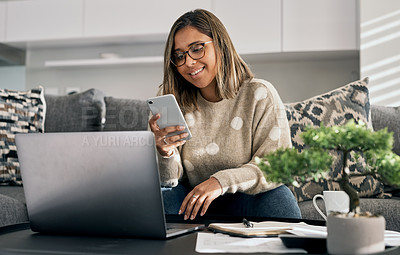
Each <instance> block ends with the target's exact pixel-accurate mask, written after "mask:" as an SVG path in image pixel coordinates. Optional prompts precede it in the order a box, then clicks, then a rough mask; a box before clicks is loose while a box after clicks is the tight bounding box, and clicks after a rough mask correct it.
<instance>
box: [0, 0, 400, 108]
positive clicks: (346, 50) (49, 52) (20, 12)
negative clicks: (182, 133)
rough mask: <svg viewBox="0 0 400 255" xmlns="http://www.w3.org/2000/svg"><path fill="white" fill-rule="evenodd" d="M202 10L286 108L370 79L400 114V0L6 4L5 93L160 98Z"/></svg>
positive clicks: (0, 65) (375, 93)
mask: <svg viewBox="0 0 400 255" xmlns="http://www.w3.org/2000/svg"><path fill="white" fill-rule="evenodd" d="M196 8H203V9H207V10H209V11H211V12H213V13H214V14H215V15H216V16H217V17H218V18H220V19H221V21H222V22H223V24H224V25H225V26H226V28H227V30H228V32H229V34H230V36H231V38H232V40H233V43H234V45H235V47H236V49H237V51H238V52H239V54H240V55H241V56H242V57H243V58H244V60H245V61H246V62H247V63H248V64H249V65H250V67H251V68H252V70H253V72H254V73H255V75H256V77H257V78H262V79H265V80H268V81H270V82H271V83H272V84H273V85H274V86H275V87H276V89H277V90H278V92H279V94H280V95H281V97H282V100H283V101H284V102H285V103H288V102H296V101H301V100H304V99H307V98H310V97H312V96H316V95H318V94H321V93H324V92H328V91H330V90H333V89H335V88H338V87H341V86H343V85H345V84H346V83H349V82H351V81H354V80H357V79H359V78H364V77H367V76H368V77H370V86H369V87H370V96H371V103H374V104H380V105H387V106H398V105H400V1H398V0H380V1H376V0H301V1H300V0H246V1H243V0H201V1H199V0H168V1H165V0H0V87H1V88H7V89H13V90H25V89H30V88H34V87H37V86H43V87H44V88H45V93H47V94H55V95H64V94H68V93H70V92H73V91H77V92H79V91H84V90H87V89H89V88H98V89H101V90H103V91H104V92H105V94H106V95H107V96H113V97H117V98H136V99H146V98H148V97H152V96H154V95H155V94H156V91H157V88H158V86H159V85H160V83H161V82H162V78H163V52H164V46H165V40H166V37H167V35H168V32H169V29H170V27H171V26H172V24H173V22H174V21H175V20H176V19H177V18H178V17H179V16H180V15H182V14H183V13H185V12H187V11H189V10H193V9H196Z"/></svg>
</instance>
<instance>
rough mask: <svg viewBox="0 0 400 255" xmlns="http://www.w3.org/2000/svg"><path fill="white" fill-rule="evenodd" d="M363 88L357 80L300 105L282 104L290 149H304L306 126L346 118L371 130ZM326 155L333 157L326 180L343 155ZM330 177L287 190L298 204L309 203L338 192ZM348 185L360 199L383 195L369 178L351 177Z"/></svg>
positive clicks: (339, 122) (338, 168)
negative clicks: (323, 192)
mask: <svg viewBox="0 0 400 255" xmlns="http://www.w3.org/2000/svg"><path fill="white" fill-rule="evenodd" d="M367 85H368V79H364V80H359V81H355V82H352V83H350V84H347V85H345V86H343V87H341V88H338V89H335V90H333V91H331V92H328V93H325V94H322V95H319V96H316V97H313V98H310V99H307V100H304V101H302V102H298V103H291V104H285V108H286V114H287V117H288V121H289V126H290V131H291V138H292V144H293V147H294V148H296V149H297V150H298V151H300V152H301V151H302V150H303V149H304V146H305V145H304V143H303V141H302V140H301V138H300V134H301V132H303V131H304V128H305V127H306V126H315V127H319V126H320V124H321V123H324V125H325V126H333V125H343V124H345V123H346V122H347V121H349V120H350V119H354V120H355V122H357V123H358V122H359V121H363V122H364V123H366V124H367V126H368V127H369V128H372V122H371V112H370V102H369V92H368V87H367ZM330 154H331V155H332V156H333V158H334V160H333V161H334V162H333V164H332V167H331V171H330V177H331V178H335V177H339V176H340V175H341V170H342V165H343V155H342V154H341V153H340V152H338V151H330ZM348 165H349V168H350V171H356V172H363V171H364V169H363V167H362V166H358V165H356V164H350V162H349V164H348ZM331 178H329V179H328V180H319V181H317V182H316V181H311V182H308V183H306V184H304V185H303V186H301V187H294V186H291V187H289V188H290V189H291V190H292V192H293V193H294V195H295V197H296V198H297V200H298V201H299V202H300V201H305V200H311V199H312V198H313V196H314V195H316V194H320V193H322V191H323V190H340V187H339V184H338V183H336V182H333V181H332V180H330V179H331ZM350 183H351V185H352V186H353V188H355V189H356V190H357V191H358V192H359V195H360V197H375V196H378V195H382V194H383V184H382V183H381V182H379V181H377V180H376V179H374V178H373V177H372V176H362V177H353V178H351V179H350Z"/></svg>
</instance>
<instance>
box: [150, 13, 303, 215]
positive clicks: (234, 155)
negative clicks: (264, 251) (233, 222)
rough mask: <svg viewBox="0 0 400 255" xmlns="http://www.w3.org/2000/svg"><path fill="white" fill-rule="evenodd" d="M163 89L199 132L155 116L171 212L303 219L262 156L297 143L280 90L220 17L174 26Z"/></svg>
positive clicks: (189, 16) (203, 16) (190, 17)
mask: <svg viewBox="0 0 400 255" xmlns="http://www.w3.org/2000/svg"><path fill="white" fill-rule="evenodd" d="M159 94H162V95H165V94H173V95H175V97H176V99H177V101H178V103H179V106H180V107H181V109H182V111H183V113H184V114H185V119H186V121H187V123H188V125H189V128H190V130H191V133H192V139H190V140H187V141H183V140H181V139H182V138H183V136H184V134H181V135H175V136H168V143H165V142H164V138H165V137H166V136H167V135H168V134H170V133H173V132H176V131H177V130H179V128H180V127H179V126H171V127H166V128H162V129H161V128H160V127H159V126H158V125H157V120H159V118H160V115H159V114H157V115H154V116H153V117H152V118H151V119H150V121H149V125H150V129H151V130H152V131H153V133H154V135H155V140H156V146H157V151H158V155H159V165H160V177H161V181H162V184H163V185H164V186H170V187H172V189H168V190H165V191H163V197H164V207H165V212H166V213H167V214H178V213H179V214H184V219H189V218H190V219H194V218H195V217H196V216H197V215H198V214H199V215H201V216H202V215H204V214H206V213H207V215H209V216H212V215H215V214H219V215H235V216H246V217H250V216H256V217H257V216H258V217H287V218H300V217H301V215H300V210H299V208H298V206H297V202H296V200H295V198H294V196H293V194H292V193H291V192H290V190H289V189H288V188H287V187H286V186H283V185H281V184H280V183H272V182H267V181H266V179H265V177H264V176H263V173H262V172H261V170H260V169H259V168H258V166H257V164H256V163H255V157H256V156H260V155H264V154H266V153H268V152H271V151H274V150H276V149H277V148H280V147H291V140H290V131H289V125H288V121H287V119H286V114H285V109H284V106H283V104H282V101H281V99H280V97H279V95H278V93H277V91H276V90H275V88H274V87H273V86H272V85H271V84H270V83H269V82H267V81H264V80H258V79H254V76H253V73H252V72H251V71H250V69H249V67H248V66H247V64H246V63H245V62H244V61H243V60H242V58H241V57H240V56H239V55H238V54H237V52H236V50H235V48H234V46H233V44H232V41H231V39H230V37H229V35H228V33H227V31H226V29H225V27H224V25H223V24H222V23H221V21H220V20H219V19H218V18H217V17H215V16H214V14H212V13H210V12H208V11H205V10H200V9H198V10H194V11H191V12H188V13H185V14H184V15H182V16H181V17H180V18H178V20H177V21H176V22H175V23H174V24H173V26H172V28H171V31H170V34H169V37H168V40H167V43H166V47H165V53H164V80H163V83H162V85H161V86H160V92H159Z"/></svg>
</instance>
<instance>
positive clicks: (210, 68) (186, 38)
mask: <svg viewBox="0 0 400 255" xmlns="http://www.w3.org/2000/svg"><path fill="white" fill-rule="evenodd" d="M209 41H212V38H211V37H209V36H207V35H205V34H203V33H200V32H199V30H197V29H196V28H194V27H192V26H187V27H185V28H183V29H181V30H179V31H178V32H177V33H176V34H175V38H174V44H175V47H174V48H173V49H172V51H173V52H185V51H187V50H189V48H190V47H191V46H192V45H194V44H196V43H204V42H209ZM204 50H205V54H204V57H202V58H201V59H197V60H194V59H192V58H191V57H190V56H189V55H188V54H186V55H185V57H186V62H185V64H184V65H182V66H179V67H177V70H178V72H179V73H180V74H181V75H182V76H183V77H184V78H185V79H186V80H187V81H188V82H190V83H191V84H193V85H194V86H196V87H197V88H199V89H200V90H201V91H202V90H204V89H206V90H208V89H211V90H210V91H215V89H214V88H215V86H216V84H217V83H216V79H215V76H216V74H217V63H216V55H215V48H214V45H213V43H207V44H205V45H204Z"/></svg>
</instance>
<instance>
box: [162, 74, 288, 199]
mask: <svg viewBox="0 0 400 255" xmlns="http://www.w3.org/2000/svg"><path fill="white" fill-rule="evenodd" d="M197 103H198V105H199V110H198V111H195V112H192V113H188V114H186V115H185V119H186V122H187V123H188V126H189V128H190V131H191V133H192V139H191V140H189V141H187V142H186V144H184V145H183V146H181V147H180V148H179V150H175V153H174V155H173V156H172V157H170V158H163V157H161V155H159V157H158V159H159V161H158V162H159V167H160V178H161V183H162V185H164V186H172V187H174V186H176V185H177V184H178V182H179V181H180V180H182V178H187V179H188V180H189V183H190V185H191V186H192V187H194V186H196V185H197V184H199V183H201V182H203V181H205V180H207V179H208V178H210V177H215V178H216V179H217V180H218V181H219V183H220V184H221V186H222V190H223V194H224V193H226V192H228V193H235V192H244V193H247V194H257V193H260V192H264V191H267V190H270V189H273V188H276V187H278V186H280V185H281V184H278V183H269V182H267V181H266V180H265V178H264V175H263V173H262V172H261V170H260V169H259V168H258V167H257V165H256V164H255V162H254V161H255V160H254V159H255V156H259V157H261V156H263V155H264V154H266V153H268V152H271V151H274V150H276V149H277V148H279V147H290V146H291V140H290V130H289V125H288V121H287V118H286V112H285V108H284V106H283V104H282V101H281V99H280V97H279V95H278V93H277V92H276V90H275V88H274V87H273V86H272V85H271V84H270V83H269V82H266V81H264V80H259V79H253V80H251V81H248V82H245V83H244V84H243V85H242V86H241V88H240V90H239V92H238V94H237V95H236V97H235V98H233V99H224V100H221V101H219V102H217V103H212V102H208V101H206V100H205V99H204V98H203V97H202V96H201V95H200V93H199V94H198V98H197Z"/></svg>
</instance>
